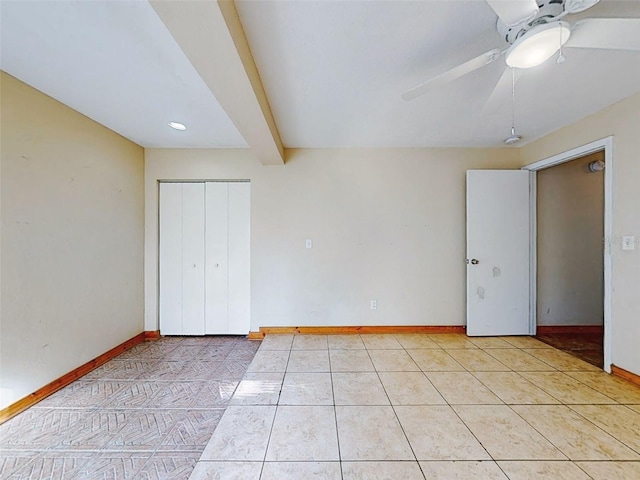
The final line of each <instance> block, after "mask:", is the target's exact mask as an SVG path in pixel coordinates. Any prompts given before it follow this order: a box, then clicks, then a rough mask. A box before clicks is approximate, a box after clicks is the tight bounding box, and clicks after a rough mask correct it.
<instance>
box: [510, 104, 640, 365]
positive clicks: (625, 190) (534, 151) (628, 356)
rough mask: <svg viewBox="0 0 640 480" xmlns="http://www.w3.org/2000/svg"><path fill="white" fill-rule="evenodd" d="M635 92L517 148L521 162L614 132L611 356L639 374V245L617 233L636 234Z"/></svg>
mask: <svg viewBox="0 0 640 480" xmlns="http://www.w3.org/2000/svg"><path fill="white" fill-rule="evenodd" d="M639 132H640V94H638V95H635V96H633V97H630V98H627V99H625V100H623V101H621V102H619V103H617V104H615V105H613V106H611V107H609V108H607V109H605V110H602V111H601V112H599V113H596V114H594V115H591V116H589V117H587V118H585V119H583V120H581V121H579V122H577V123H575V124H573V125H570V126H568V127H566V128H563V129H561V130H559V131H557V132H555V133H552V134H550V135H548V136H546V137H544V138H543V139H541V140H538V141H536V142H533V143H531V144H529V145H527V146H525V147H523V148H521V149H520V150H521V159H522V164H523V165H526V164H529V163H532V162H535V161H538V160H541V159H544V158H548V157H551V156H554V155H557V154H560V153H562V152H565V151H568V150H571V149H573V148H576V147H579V146H581V145H586V144H588V143H591V142H593V141H595V140H599V139H602V138H605V137H608V136H610V135H613V137H614V139H613V162H612V163H613V164H612V165H608V167H607V168H609V169H612V170H611V171H612V172H613V177H614V178H613V238H611V239H609V240H610V242H611V252H612V290H613V291H612V311H611V317H612V325H611V330H612V338H611V346H612V361H613V363H614V364H615V365H617V366H619V367H621V368H624V369H626V370H629V371H631V372H634V373H636V374H640V348H638V345H640V295H639V292H640V248H639V245H638V244H637V243H636V249H635V250H633V251H623V250H622V248H621V237H622V236H623V235H634V236H636V239H638V238H640V193H639V189H638V186H639V185H640V134H639Z"/></svg>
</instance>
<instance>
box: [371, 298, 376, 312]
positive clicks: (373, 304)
mask: <svg viewBox="0 0 640 480" xmlns="http://www.w3.org/2000/svg"><path fill="white" fill-rule="evenodd" d="M377 308H378V301H377V300H371V310H377Z"/></svg>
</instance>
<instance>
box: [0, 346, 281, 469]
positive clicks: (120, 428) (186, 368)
mask: <svg viewBox="0 0 640 480" xmlns="http://www.w3.org/2000/svg"><path fill="white" fill-rule="evenodd" d="M259 346H260V343H259V342H251V341H248V340H246V339H244V338H239V337H188V338H184V337H165V338H162V339H161V340H159V341H157V342H148V343H143V344H140V345H137V346H135V347H134V348H132V349H130V350H128V351H127V352H125V353H123V354H121V355H120V356H118V357H117V358H115V359H114V360H111V361H110V362H108V363H106V364H104V365H103V366H101V367H99V368H97V369H96V370H94V371H92V372H91V373H89V374H88V375H86V376H84V377H82V378H81V379H80V380H78V381H76V382H74V383H72V384H71V385H69V386H68V387H66V388H64V389H62V390H60V391H58V392H56V393H55V394H53V395H52V396H50V397H48V398H46V399H45V400H43V401H42V402H40V403H39V404H37V405H36V406H34V407H32V408H30V409H28V410H27V411H25V412H23V413H21V414H20V415H18V416H16V417H14V418H13V419H11V420H9V421H8V422H6V423H4V424H3V425H0V478H1V479H43V480H44V479H46V480H52V479H65V480H66V479H113V480H121V479H141V480H142V479H145V480H151V479H186V478H189V475H190V474H191V472H192V471H193V468H194V466H195V464H196V462H197V460H198V458H200V455H201V454H202V451H203V450H204V448H205V446H206V445H207V442H208V441H209V439H210V438H211V435H212V433H213V431H214V430H215V428H216V426H217V424H218V422H219V421H220V418H221V417H222V415H223V413H224V411H225V407H226V406H227V404H228V403H229V400H230V399H231V396H232V395H233V393H234V391H235V389H236V387H237V385H238V383H239V382H240V380H242V378H243V377H244V374H245V372H246V369H247V367H248V365H249V363H250V362H251V361H252V359H253V356H254V354H255V351H256V350H257V349H258V347H259ZM263 380H264V379H263ZM281 383H282V374H277V373H276V374H275V377H274V382H273V388H274V389H275V390H276V392H279V391H280V384H281ZM261 386H262V387H264V388H265V389H266V388H267V386H268V382H266V381H263V382H262V383H261ZM242 394H243V390H239V391H238V395H239V396H242ZM276 400H277V398H276ZM270 428H271V426H270V425H269V429H270Z"/></svg>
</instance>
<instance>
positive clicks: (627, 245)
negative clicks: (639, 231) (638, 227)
mask: <svg viewBox="0 0 640 480" xmlns="http://www.w3.org/2000/svg"><path fill="white" fill-rule="evenodd" d="M635 248H636V237H634V236H633V235H625V236H624V237H622V249H623V250H634V249H635Z"/></svg>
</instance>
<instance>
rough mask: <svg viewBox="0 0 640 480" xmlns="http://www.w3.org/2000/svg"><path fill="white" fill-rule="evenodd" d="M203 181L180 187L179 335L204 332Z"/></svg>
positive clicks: (202, 333) (201, 333)
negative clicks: (180, 317) (180, 281)
mask: <svg viewBox="0 0 640 480" xmlns="http://www.w3.org/2000/svg"><path fill="white" fill-rule="evenodd" d="M204 208H205V206H204V183H185V184H183V187H182V298H183V303H182V334H183V335H204V309H205V286H204V272H205V246H204V237H205V229H204V225H205V223H204Z"/></svg>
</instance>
